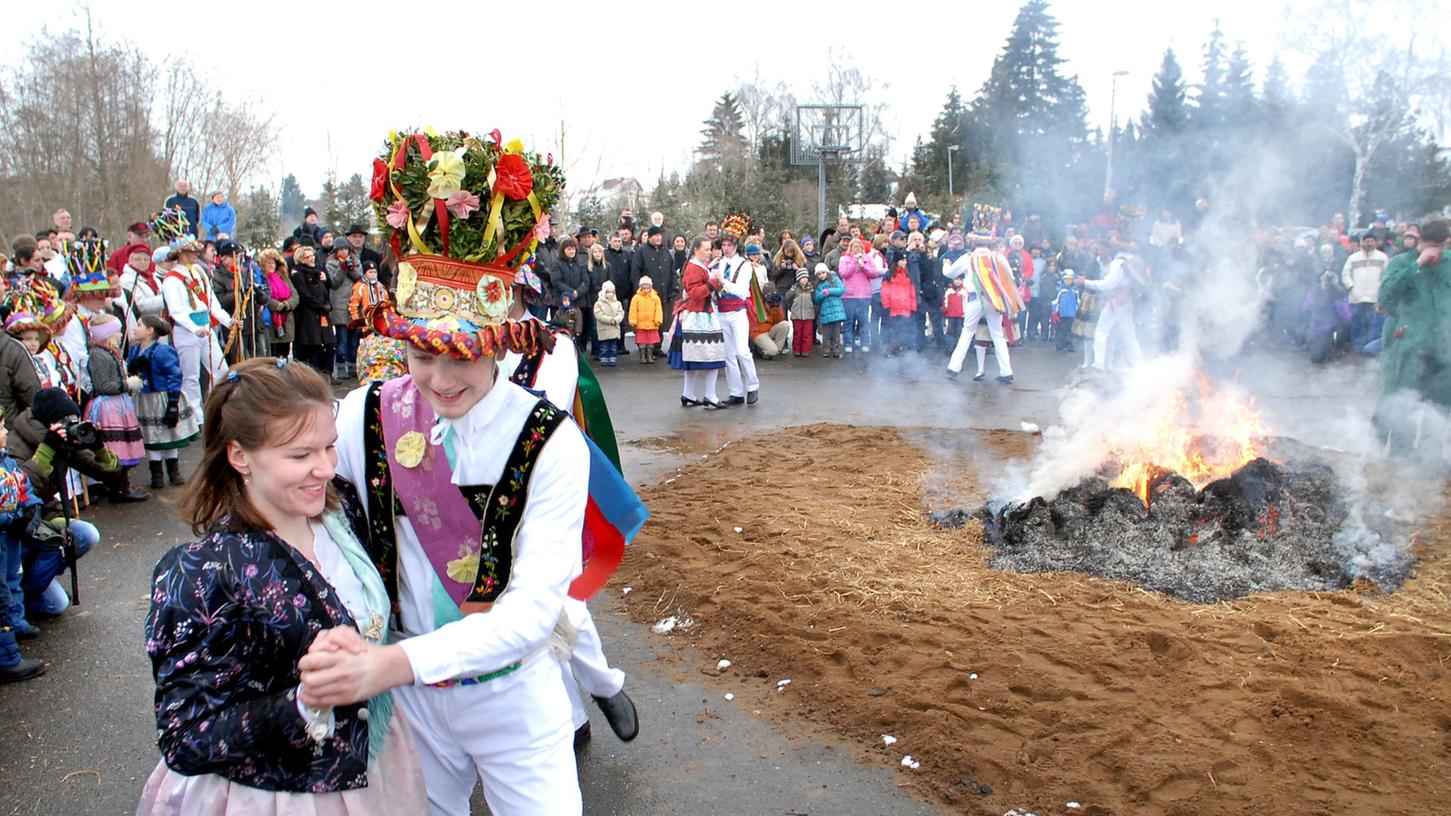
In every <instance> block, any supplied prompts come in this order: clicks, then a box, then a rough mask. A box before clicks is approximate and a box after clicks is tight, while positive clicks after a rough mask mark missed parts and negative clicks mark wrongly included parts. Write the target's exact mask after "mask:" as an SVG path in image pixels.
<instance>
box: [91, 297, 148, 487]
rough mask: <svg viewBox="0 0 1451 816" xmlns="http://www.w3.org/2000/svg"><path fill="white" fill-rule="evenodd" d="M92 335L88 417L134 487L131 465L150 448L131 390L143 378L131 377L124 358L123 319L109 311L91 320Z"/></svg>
mask: <svg viewBox="0 0 1451 816" xmlns="http://www.w3.org/2000/svg"><path fill="white" fill-rule="evenodd" d="M86 331H87V334H88V335H89V336H90V341H91V348H90V353H89V354H87V355H86V373H87V374H88V375H90V378H91V401H90V403H89V404H88V405H87V406H86V410H85V417H86V419H88V420H90V421H91V423H92V424H94V425H95V426H96V430H97V431H99V432H100V434H101V440H102V441H103V442H104V443H105V445H106V450H109V451H110V452H111V453H113V454H115V456H116V458H117V459H118V460H120V462H121V486H122V489H123V490H130V489H131V486H130V481H131V468H133V467H136V466H137V465H139V464H141V459H142V457H143V456H145V454H146V448H145V446H143V445H142V444H141V424H140V422H139V421H138V420H137V418H136V404H135V403H134V402H132V401H131V392H132V391H139V390H140V389H141V381H140V380H139V379H135V378H132V377H129V376H128V374H127V372H126V363H125V362H123V361H122V357H121V340H122V337H121V321H120V320H119V319H117V317H116V316H115V315H113V314H111V313H109V312H101V313H100V314H98V315H96V316H95V317H93V318H92V319H91V324H90V326H88V327H87V329H86Z"/></svg>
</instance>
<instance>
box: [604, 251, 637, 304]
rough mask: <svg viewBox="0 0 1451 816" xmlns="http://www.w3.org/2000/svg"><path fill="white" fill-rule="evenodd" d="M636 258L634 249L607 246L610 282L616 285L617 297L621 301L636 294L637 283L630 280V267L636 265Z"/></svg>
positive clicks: (606, 255)
mask: <svg viewBox="0 0 1451 816" xmlns="http://www.w3.org/2000/svg"><path fill="white" fill-rule="evenodd" d="M634 260H635V252H634V251H631V250H628V249H610V248H609V247H605V262H606V263H608V264H609V265H610V283H613V284H614V285H615V297H617V298H619V299H620V302H621V303H624V302H626V301H628V300H629V299H630V298H631V297H632V296H633V295H634V294H635V284H634V282H633V281H632V280H630V268H631V267H632V266H634Z"/></svg>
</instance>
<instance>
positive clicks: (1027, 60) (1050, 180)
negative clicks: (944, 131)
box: [964, 0, 1088, 220]
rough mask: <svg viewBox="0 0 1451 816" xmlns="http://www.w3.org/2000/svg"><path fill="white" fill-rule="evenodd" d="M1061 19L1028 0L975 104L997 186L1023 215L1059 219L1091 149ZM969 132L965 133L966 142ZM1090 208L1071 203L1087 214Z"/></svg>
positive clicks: (1043, 4) (1039, 1)
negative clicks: (1061, 48)
mask: <svg viewBox="0 0 1451 816" xmlns="http://www.w3.org/2000/svg"><path fill="white" fill-rule="evenodd" d="M1062 64H1063V59H1062V58H1061V57H1059V56H1058V21H1057V20H1056V19H1054V18H1053V16H1052V15H1051V14H1049V13H1048V4H1047V2H1046V0H1028V2H1027V3H1026V4H1024V5H1023V7H1022V8H1021V9H1019V11H1018V16H1017V18H1016V19H1015V20H1014V21H1013V30H1012V32H1011V33H1010V34H1009V35H1008V40H1007V43H1006V44H1005V45H1004V47H1003V51H1002V53H1001V54H999V55H998V57H997V59H996V60H995V61H994V62H993V68H992V72H991V73H990V74H989V76H988V79H987V82H986V83H985V84H984V85H983V88H982V92H981V94H980V95H979V97H978V99H977V101H976V102H975V103H974V105H973V111H972V113H973V118H974V119H975V120H976V122H975V124H976V125H977V126H980V127H981V128H982V129H983V131H984V133H983V135H984V136H985V139H984V141H983V142H978V141H976V140H973V141H972V142H971V143H972V144H974V145H976V144H984V145H985V147H986V149H987V150H988V151H989V152H988V155H990V156H992V161H993V165H994V167H993V171H994V172H993V177H994V182H995V185H994V186H996V187H998V189H999V190H1000V191H1001V192H1003V193H1006V194H1007V195H1008V196H1009V198H1010V199H1011V200H1013V201H1016V203H1017V205H1018V207H1019V208H1020V209H1023V210H1025V211H1038V212H1042V213H1044V214H1045V216H1047V217H1049V219H1050V220H1053V218H1052V215H1050V211H1053V214H1055V215H1056V210H1057V208H1058V207H1059V206H1060V205H1062V204H1063V203H1064V202H1063V197H1064V193H1065V191H1072V190H1081V189H1082V188H1081V187H1078V186H1075V185H1072V184H1071V183H1070V177H1071V176H1072V175H1073V173H1074V170H1075V167H1076V165H1077V164H1078V163H1079V162H1080V160H1081V159H1082V158H1083V153H1084V151H1085V148H1086V147H1087V134H1088V125H1087V121H1086V106H1085V104H1084V96H1083V89H1082V88H1081V87H1080V86H1079V84H1078V80H1077V78H1076V77H1072V76H1065V75H1064V74H1063V72H1062V70H1061V66H1062ZM966 135H967V134H964V136H966ZM1084 204H1085V202H1082V201H1073V202H1069V206H1070V207H1071V208H1073V209H1075V210H1081V209H1082V208H1083V206H1084Z"/></svg>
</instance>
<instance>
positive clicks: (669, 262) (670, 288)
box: [630, 241, 679, 326]
mask: <svg viewBox="0 0 1451 816" xmlns="http://www.w3.org/2000/svg"><path fill="white" fill-rule="evenodd" d="M642 277H648V278H649V279H650V282H651V283H652V284H653V285H654V289H655V291H656V292H657V293H658V294H657V295H656V298H657V299H658V300H659V301H660V302H661V303H673V302H674V301H675V294H676V289H675V281H676V279H677V278H678V277H679V275H677V274H676V272H675V259H674V258H673V257H671V253H670V250H669V249H667V248H666V246H665V245H664V244H661V245H660V246H658V247H654V246H650V244H649V242H648V241H647V242H646V243H644V244H642V245H641V246H639V247H638V248H636V249H635V254H634V256H633V257H632V258H631V260H630V291H631V292H635V291H638V290H639V289H640V278H642ZM630 325H632V326H638V324H637V323H635V319H634V318H633V317H631V318H630Z"/></svg>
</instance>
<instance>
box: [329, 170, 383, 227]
mask: <svg viewBox="0 0 1451 816" xmlns="http://www.w3.org/2000/svg"><path fill="white" fill-rule="evenodd" d="M337 209H338V215H339V216H341V217H340V218H339V220H338V221H337V222H336V223H334V224H333V228H334V229H340V230H342V229H347V228H348V227H349V226H351V225H353V224H362V225H363V226H364V227H365V228H371V227H372V226H373V205H372V202H370V201H369V200H368V188H367V187H365V186H364V185H363V177H362V176H361V175H359V174H358V173H354V174H353V175H352V176H351V177H350V178H349V179H348V180H347V182H346V183H345V184H343V185H342V186H341V187H339V188H338V204H337Z"/></svg>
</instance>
